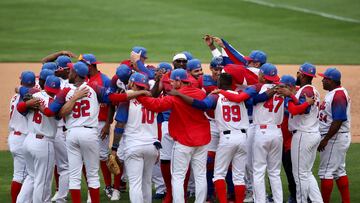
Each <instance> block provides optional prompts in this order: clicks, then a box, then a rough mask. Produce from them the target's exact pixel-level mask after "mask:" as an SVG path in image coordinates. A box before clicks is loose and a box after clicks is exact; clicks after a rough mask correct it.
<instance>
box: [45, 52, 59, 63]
mask: <svg viewBox="0 0 360 203" xmlns="http://www.w3.org/2000/svg"><path fill="white" fill-rule="evenodd" d="M61 55H63V51H59V52H56V53H53V54H50V55H48V56H45V57H44V58H42V59H41V63H47V62H52V61H55V60H56V59H57V57H59V56H61Z"/></svg>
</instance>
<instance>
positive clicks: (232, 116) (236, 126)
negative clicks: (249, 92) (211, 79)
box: [215, 91, 249, 131]
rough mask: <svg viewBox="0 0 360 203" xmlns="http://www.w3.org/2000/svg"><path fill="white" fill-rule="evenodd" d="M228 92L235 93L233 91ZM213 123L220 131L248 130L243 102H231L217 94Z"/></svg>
mask: <svg viewBox="0 0 360 203" xmlns="http://www.w3.org/2000/svg"><path fill="white" fill-rule="evenodd" d="M228 92H231V93H234V94H236V93H237V92H234V91H228ZM215 121H216V124H217V126H218V128H219V130H220V131H226V130H241V129H248V128H249V118H248V114H247V110H246V107H245V104H244V102H241V103H235V102H231V101H229V100H228V99H227V98H226V97H224V96H223V95H222V94H219V98H218V100H217V104H216V108H215Z"/></svg>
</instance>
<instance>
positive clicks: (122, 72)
mask: <svg viewBox="0 0 360 203" xmlns="http://www.w3.org/2000/svg"><path fill="white" fill-rule="evenodd" d="M116 75H117V77H118V78H119V79H120V80H121V81H122V82H126V81H128V80H129V77H130V75H131V68H130V67H129V66H128V65H126V64H121V65H120V66H119V67H117V69H116Z"/></svg>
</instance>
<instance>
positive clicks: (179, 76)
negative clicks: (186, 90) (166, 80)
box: [170, 68, 190, 82]
mask: <svg viewBox="0 0 360 203" xmlns="http://www.w3.org/2000/svg"><path fill="white" fill-rule="evenodd" d="M170 79H171V80H181V81H183V82H190V80H189V78H188V74H187V72H186V70H184V69H181V68H179V69H175V70H173V71H171V75H170Z"/></svg>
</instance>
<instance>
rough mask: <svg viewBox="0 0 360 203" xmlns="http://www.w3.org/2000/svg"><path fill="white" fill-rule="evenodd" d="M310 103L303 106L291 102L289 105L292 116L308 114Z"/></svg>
mask: <svg viewBox="0 0 360 203" xmlns="http://www.w3.org/2000/svg"><path fill="white" fill-rule="evenodd" d="M309 106H310V105H309V103H307V102H304V103H302V104H299V105H296V104H295V103H294V102H293V101H290V102H289V104H288V110H289V112H290V113H291V114H292V115H294V116H295V115H299V114H303V113H305V112H306V109H307V108H308V107H309Z"/></svg>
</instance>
